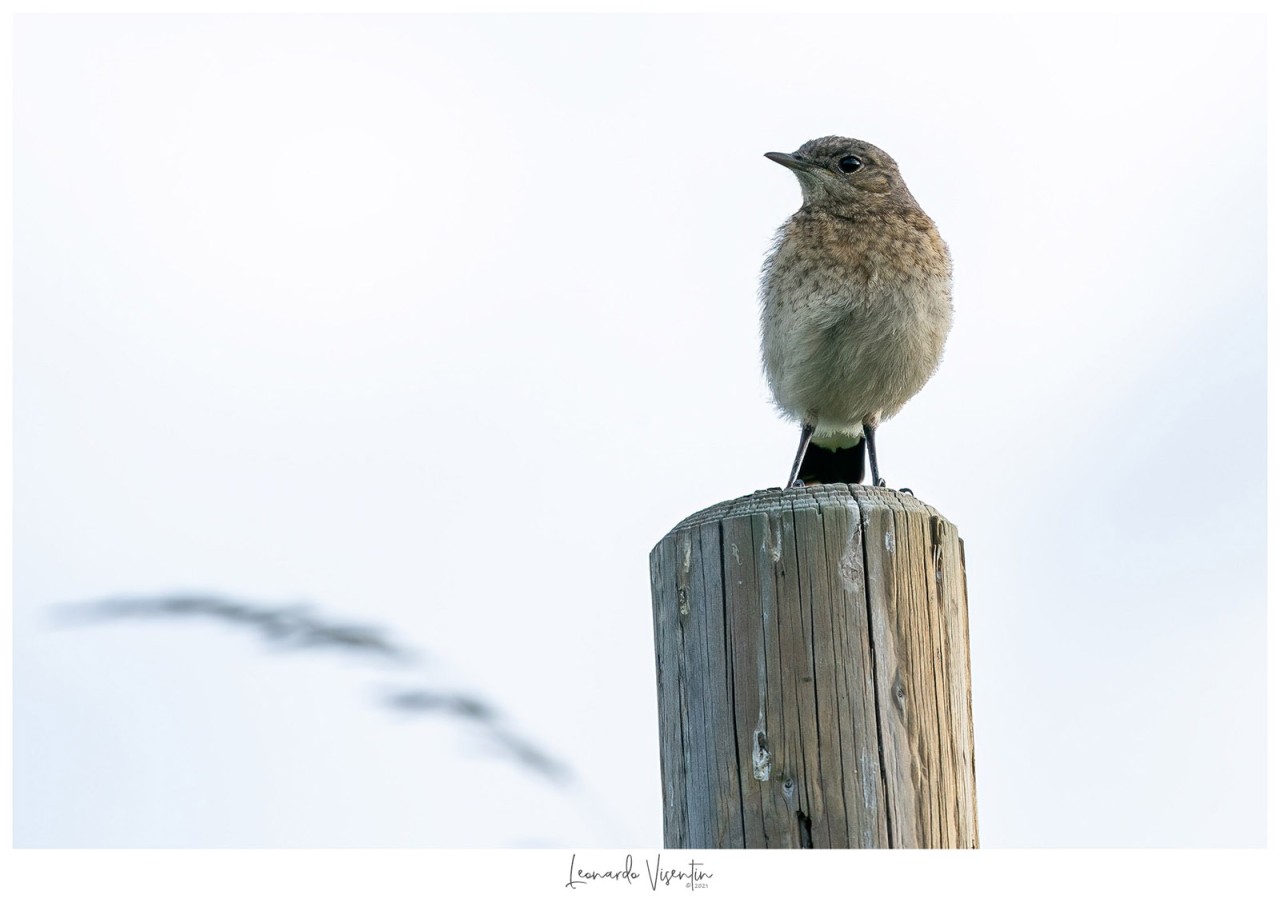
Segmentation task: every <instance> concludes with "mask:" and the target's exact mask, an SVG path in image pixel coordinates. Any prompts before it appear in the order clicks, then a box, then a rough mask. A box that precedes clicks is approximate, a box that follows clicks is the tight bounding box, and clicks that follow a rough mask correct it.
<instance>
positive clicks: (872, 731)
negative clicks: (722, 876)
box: [650, 485, 978, 848]
mask: <svg viewBox="0 0 1280 899" xmlns="http://www.w3.org/2000/svg"><path fill="white" fill-rule="evenodd" d="M650 571H651V579H652V586H653V603H654V638H655V650H656V653H657V671H658V710H659V717H660V734H659V739H660V747H661V760H662V791H663V800H664V807H665V810H666V811H665V816H664V828H665V842H666V845H667V846H668V847H671V848H704V847H705V848H733V847H745V848H809V847H812V848H857V847H864V848H886V847H920V848H944V847H976V846H977V844H978V830H977V803H976V798H975V797H976V794H975V789H974V776H973V726H972V712H971V706H970V688H969V634H968V605H967V597H966V594H965V578H964V555H963V547H962V545H961V542H960V538H959V535H958V533H957V532H956V529H955V527H954V526H953V525H952V524H951V523H950V522H948V521H947V520H946V519H944V518H942V517H941V516H940V515H938V513H937V512H936V511H935V510H933V509H932V508H931V507H929V506H927V505H925V504H923V503H921V502H919V501H918V500H916V499H915V498H914V497H912V496H909V495H905V494H900V493H896V492H894V491H892V490H886V489H884V488H877V487H860V486H852V487H851V486H846V485H826V486H818V487H808V488H800V489H791V490H786V491H782V490H765V491H760V492H758V493H755V494H752V495H751V496H745V497H741V498H739V499H736V500H731V501H729V502H724V503H720V504H718V505H716V506H712V507H711V508H709V509H704V510H703V511H701V512H698V513H696V514H694V515H692V516H690V517H689V518H687V519H685V521H683V522H681V523H680V524H679V525H677V526H676V527H675V528H674V529H673V530H672V531H671V533H669V534H668V535H667V536H666V537H664V538H663V539H662V541H660V542H659V543H658V545H657V546H655V547H654V549H653V553H652V554H651V556H650Z"/></svg>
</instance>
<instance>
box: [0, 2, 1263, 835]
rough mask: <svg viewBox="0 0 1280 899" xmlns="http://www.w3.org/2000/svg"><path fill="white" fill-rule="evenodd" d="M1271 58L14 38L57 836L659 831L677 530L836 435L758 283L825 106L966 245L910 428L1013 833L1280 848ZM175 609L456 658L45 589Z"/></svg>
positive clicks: (552, 42) (165, 21)
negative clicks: (1268, 563)
mask: <svg viewBox="0 0 1280 899" xmlns="http://www.w3.org/2000/svg"><path fill="white" fill-rule="evenodd" d="M1264 37H1265V35H1264V28H1263V27H1262V26H1261V20H1260V19H1257V18H1254V19H1247V18H1233V17H1231V16H1226V15H1220V14H1214V15H1212V16H1198V17H1194V18H1191V17H1187V18H1178V17H1175V16H1172V15H1162V16H1160V17H1158V18H1155V17H1128V18H1104V17H1097V16H1087V15H1080V14H1071V15H1064V16H1062V17H1059V18H1049V17H1036V18H1012V17H975V16H955V17H943V16H907V17H882V16H870V15H866V14H862V15H858V16H852V17H844V18H825V19H818V18H798V17H797V18H787V17H770V18H764V17H756V18H730V17H671V18H643V17H642V18H601V17H577V18H575V17H540V18H533V17H476V18H465V17H463V18H459V17H447V18H446V17H416V18H415V17H388V18H358V17H356V18H350V17H348V18H330V17H318V16H308V17H249V18H235V17H184V18H158V17H111V18H91V17H74V16H61V17H45V18H21V19H19V20H18V22H17V25H16V27H15V31H14V38H15V57H16V59H15V68H14V78H15V95H14V110H15V146H14V152H15V155H14V165H15V170H14V171H15V218H14V230H15V337H14V339H15V430H14V439H15V482H14V502H15V512H14V515H15V518H14V522H15V523H14V543H15V547H14V559H15V582H14V592H15V608H14V642H15V664H14V672H15V696H14V700H15V763H14V764H15V771H14V782H15V841H16V843H17V845H18V846H24V847H104V846H110V847H131V846H191V847H206V846H218V847H258V846H265V847H275V846H303V847H336V846H370V847H411V846H412V847H540V846H589V847H626V846H657V845H660V843H661V839H662V834H661V796H660V784H659V776H658V754H657V719H656V715H657V710H656V701H655V681H654V663H653V655H652V653H653V647H652V624H651V617H650V605H649V603H650V598H649V585H648V565H647V555H648V551H649V549H650V547H651V546H652V545H653V544H654V543H655V542H656V541H657V540H658V539H659V538H660V537H661V536H662V535H663V533H664V532H665V531H666V530H668V529H669V528H670V527H671V526H673V525H674V524H675V523H676V522H678V521H679V520H680V519H681V518H683V517H684V516H685V515H687V514H689V513H691V512H693V511H695V510H697V509H700V508H702V507H705V506H708V505H711V504H712V503H715V502H717V501H719V500H723V499H729V498H732V497H735V496H739V495H741V494H745V493H749V492H751V491H753V490H756V489H759V488H762V487H769V486H776V485H777V484H778V483H779V482H780V480H781V479H782V477H783V476H784V474H785V470H786V467H787V465H788V463H789V462H790V461H791V454H792V452H793V450H794V443H795V437H796V434H795V431H794V429H793V427H792V426H791V425H789V424H787V423H785V422H782V421H781V420H779V419H778V417H777V416H776V414H775V413H774V412H773V410H772V408H771V407H770V405H769V402H768V393H767V389H766V387H765V384H764V381H763V378H762V376H761V374H760V371H759V361H758V347H757V306H756V302H757V301H756V283H757V278H758V272H759V267H760V263H761V261H762V259H763V256H764V253H765V251H766V249H767V247H768V244H769V241H770V239H771V236H772V234H773V232H774V230H775V229H776V228H777V227H778V225H780V224H781V223H782V221H783V220H784V219H785V218H786V216H788V215H789V214H790V213H791V212H793V211H794V209H795V208H796V207H797V205H798V203H799V190H798V187H797V185H796V184H795V181H794V178H793V177H792V176H791V175H790V174H788V173H787V172H786V171H784V170H783V169H781V168H780V167H778V166H776V165H774V164H773V163H771V162H768V161H767V160H765V159H764V158H763V156H762V154H763V153H764V152H765V151H769V150H792V149H795V148H796V147H797V146H799V144H801V143H802V142H803V141H805V140H807V139H809V138H812V137H816V136H820V135H824V134H831V133H835V134H845V135H849V136H855V137H860V138H864V139H867V140H870V141H872V142H874V143H876V144H879V145H880V146H882V147H883V148H884V149H885V150H887V151H888V152H889V153H891V154H892V155H894V156H895V157H896V158H897V160H898V162H899V164H900V166H901V168H902V171H903V173H904V175H905V177H906V179H907V182H908V184H909V185H910V187H911V189H912V191H913V193H914V194H915V195H916V197H917V198H918V199H919V200H920V202H921V204H922V205H923V206H924V208H925V209H926V210H927V211H928V212H929V214H930V215H931V216H932V217H933V218H934V219H935V220H936V221H937V223H938V225H939V228H940V230H941V232H942V234H943V236H944V237H945V238H946V240H947V241H948V243H949V244H950V246H951V250H952V254H953V257H954V260H955V271H956V282H955V284H956V290H955V307H956V320H955V321H956V324H955V330H954V331H953V333H952V336H951V340H950V343H949V345H948V348H947V353H946V357H945V359H944V362H943V365H942V367H941V369H940V370H939V372H938V374H937V375H936V376H935V378H934V380H933V381H932V382H931V383H930V384H929V385H928V386H927V387H926V388H925V390H924V392H923V393H921V394H920V396H918V397H917V398H916V399H915V400H914V401H913V402H912V403H911V404H909V405H908V406H907V408H906V409H905V410H904V411H903V412H902V414H901V415H900V416H899V417H898V418H896V419H894V420H892V421H890V422H888V423H887V424H886V425H885V426H884V427H883V429H882V430H881V432H880V438H881V439H880V441H879V448H880V451H881V457H882V465H883V469H884V473H885V475H886V477H887V478H889V480H890V483H891V484H894V485H904V484H905V485H909V486H910V487H912V488H913V489H914V490H915V492H916V494H917V496H919V497H920V498H921V499H922V500H924V501H926V502H928V503H930V504H932V505H934V506H935V507H936V508H937V509H938V510H939V511H940V512H941V513H942V514H944V515H946V516H947V517H948V518H950V519H951V520H952V521H954V522H955V523H956V525H957V526H958V527H959V529H960V532H961V534H962V536H963V537H964V539H965V544H966V556H967V561H968V586H969V597H970V615H971V632H972V647H971V649H972V658H973V702H974V715H975V729H976V751H977V777H978V800H979V813H980V828H981V837H982V842H983V845H984V846H988V847H1026V846H1031V847H1060V846H1067V847H1113V846H1114V847H1138V846H1173V847H1191V846H1197V847H1199V846H1221V847H1237V846H1260V845H1262V844H1263V843H1264V841H1265V784H1266V782H1265V744H1264V737H1265V707H1264V699H1265V689H1264V688H1265V685H1264V674H1265V662H1266V658H1265V632H1264V628H1265V549H1264V542H1265V508H1264V493H1265V475H1266V462H1265V410H1264V402H1265V385H1264V380H1265V369H1266V357H1265V326H1266V299H1265V269H1266V259H1265V249H1264V235H1265V158H1264V151H1265V115H1264V87H1265V46H1264ZM173 592H201V593H214V594H217V595H222V596H227V597H233V598H242V599H245V600H248V601H254V602H258V603H262V604H266V605H272V606H279V605H284V604H288V603H294V602H301V601H305V602H310V603H312V604H313V606H314V608H315V609H316V612H317V614H322V615H324V616H325V617H327V618H330V619H333V620H337V621H342V622H354V623H367V624H371V625H377V626H381V627H384V628H385V629H386V630H387V632H388V633H389V634H390V635H392V636H393V638H394V639H395V640H397V641H398V642H401V643H404V644H407V645H411V646H413V647H416V648H418V649H420V650H421V656H420V658H419V660H418V662H417V663H415V664H408V665H399V666H397V665H392V664H388V663H371V662H362V661H361V660H360V659H359V658H357V657H355V656H351V655H341V654H336V653H333V652H321V651H317V652H299V651H291V650H283V649H279V648H272V647H270V646H268V645H266V644H264V643H263V642H262V641H261V640H259V639H257V638H256V637H255V636H254V635H253V634H252V633H249V632H247V631H244V630H241V629H235V628H231V627H228V626H226V625H224V624H221V623H217V622H204V621H163V622H159V621H151V622H138V621H124V622H113V623H108V624H100V625H93V626H68V625H65V624H63V623H61V622H60V621H59V619H57V618H56V617H55V616H54V614H53V612H54V609H55V607H56V606H57V605H58V604H59V603H65V602H75V601H83V600H92V599H99V598H104V597H113V596H140V597H150V596H161V595H166V594H170V593H173ZM397 689H434V690H454V689H457V690H465V691H468V692H474V693H477V694H480V695H482V696H483V697H485V698H486V699H487V700H488V701H490V702H491V703H492V704H493V705H494V706H496V707H497V708H499V709H501V710H502V712H503V713H504V718H503V726H504V727H506V728H507V729H508V730H509V731H510V732H512V733H517V734H519V735H520V736H521V737H522V738H524V739H527V740H529V741H532V742H534V743H536V744H537V745H538V746H539V747H541V748H542V749H544V750H545V751H547V752H548V753H550V754H552V755H554V756H555V757H557V758H559V759H562V760H563V761H564V762H565V763H566V764H567V765H568V766H569V767H570V768H571V769H572V770H573V772H574V774H575V779H574V780H573V781H572V784H571V785H570V786H569V787H567V788H564V787H559V786H557V785H555V784H554V783H551V782H550V781H547V780H545V779H541V778H539V777H537V776H535V775H531V774H530V773H529V772H528V771H526V770H524V769H522V768H520V767H519V766H518V765H516V764H513V763H512V761H511V760H510V758H509V757H508V756H505V755H503V754H502V753H501V752H500V751H499V750H497V749H496V748H495V746H494V745H493V744H492V743H491V742H490V741H489V740H488V739H487V738H486V737H485V734H484V733H483V731H482V730H481V729H479V728H476V727H475V726H472V725H468V724H467V723H465V722H460V721H456V720H453V719H449V718H423V719H410V718H407V717H405V716H402V715H397V714H395V713H394V712H392V711H390V710H388V709H387V708H385V707H382V706H381V705H379V700H380V698H381V697H383V696H385V695H386V694H387V693H388V692H390V691H394V690H397Z"/></svg>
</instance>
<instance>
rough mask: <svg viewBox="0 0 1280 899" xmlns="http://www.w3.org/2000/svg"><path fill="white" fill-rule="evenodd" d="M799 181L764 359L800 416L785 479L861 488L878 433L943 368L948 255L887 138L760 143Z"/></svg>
mask: <svg viewBox="0 0 1280 899" xmlns="http://www.w3.org/2000/svg"><path fill="white" fill-rule="evenodd" d="M764 155H765V158H767V159H770V160H772V161H774V162H776V163H779V164H780V165H783V166H785V167H787V168H788V169H790V170H791V171H792V172H793V173H794V174H795V176H796V179H797V180H798V181H799V182H800V190H801V194H802V203H801V206H800V208H799V210H797V211H796V212H795V214H793V215H792V216H791V217H790V218H789V219H787V221H786V222H785V223H784V224H783V225H782V227H781V228H780V229H779V230H778V232H777V235H776V237H775V238H774V241H773V244H772V246H771V247H770V250H769V252H768V255H767V257H766V259H765V263H764V267H763V270H762V274H761V279H760V332H761V340H760V347H761V356H762V359H763V363H764V371H765V376H766V379H767V380H768V383H769V388H770V390H771V391H772V394H773V400H774V404H775V405H776V406H777V408H778V410H779V411H780V412H782V414H783V415H784V416H785V417H787V418H789V419H791V420H793V421H796V422H798V423H799V424H800V447H799V449H798V450H797V451H796V456H795V461H794V462H793V463H792V466H791V472H790V475H789V476H788V477H787V481H786V483H785V484H784V485H783V488H784V489H786V488H789V487H794V486H804V485H806V484H812V483H839V482H843V483H850V484H860V483H861V482H862V479H863V477H864V476H865V467H866V466H865V463H864V448H865V455H866V457H867V459H868V460H869V461H870V463H871V483H872V484H873V485H875V486H877V487H884V486H886V484H885V481H884V480H883V479H882V478H881V477H880V468H879V463H878V460H877V458H876V447H875V434H876V428H877V427H878V426H879V425H880V423H881V422H882V421H885V420H887V419H889V418H892V417H893V416H894V415H895V414H896V413H897V412H898V411H899V410H900V409H902V407H903V406H904V405H905V404H906V403H907V401H908V400H910V399H911V398H912V397H913V396H915V395H916V393H918V392H919V391H920V389H921V388H922V387H923V386H924V385H925V382H927V381H928V380H929V379H930V377H932V376H933V374H934V372H935V371H936V370H937V368H938V365H939V363H940V362H941V360H942V350H943V346H944V345H945V344H946V340H947V335H948V333H949V332H950V330H951V318H952V302H951V286H952V266H951V254H950V251H949V250H948V248H947V245H946V243H945V242H944V241H943V239H942V237H941V235H940V234H939V233H938V228H937V226H936V225H935V224H934V222H933V220H932V219H931V218H929V216H928V215H926V214H925V212H924V210H923V209H921V208H920V204H919V203H917V202H916V199H915V197H914V196H912V194H911V191H909V190H908V189H907V185H906V182H905V181H904V180H903V178H902V174H901V172H900V171H899V170H898V164H897V163H896V162H895V161H894V160H893V158H892V157H891V156H890V155H889V154H888V153H886V152H885V151H884V150H881V149H880V148H879V147H877V146H875V145H873V144H870V143H867V142H866V141H863V140H858V139H855V138H847V137H837V136H834V135H833V136H828V137H819V138H816V139H814V140H811V141H808V142H806V143H804V144H803V145H801V147H800V148H799V149H798V150H796V151H795V152H794V153H766V154H764Z"/></svg>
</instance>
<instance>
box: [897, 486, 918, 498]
mask: <svg viewBox="0 0 1280 899" xmlns="http://www.w3.org/2000/svg"><path fill="white" fill-rule="evenodd" d="M898 492H899V493H908V494H910V495H911V496H915V495H916V492H915V491H914V490H912V489H911V488H910V487H899V488H898Z"/></svg>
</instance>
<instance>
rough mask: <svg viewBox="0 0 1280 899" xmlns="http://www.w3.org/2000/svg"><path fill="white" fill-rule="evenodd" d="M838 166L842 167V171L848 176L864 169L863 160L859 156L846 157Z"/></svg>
mask: <svg viewBox="0 0 1280 899" xmlns="http://www.w3.org/2000/svg"><path fill="white" fill-rule="evenodd" d="M836 165H838V166H839V167H840V171H842V172H844V173H845V174H846V175H848V174H850V173H852V172H856V171H857V170H858V169H860V168H862V160H861V159H859V158H858V157H857V156H846V157H844V158H843V159H841V160H840V161H839V162H837V163H836Z"/></svg>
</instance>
